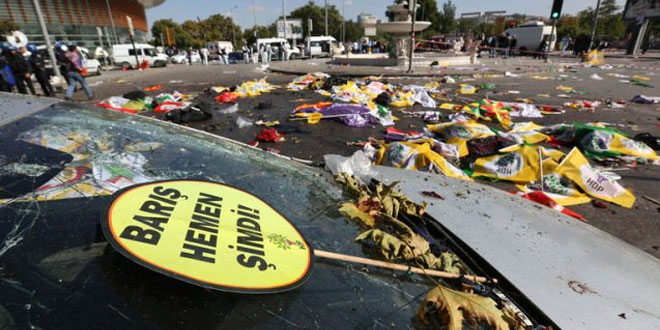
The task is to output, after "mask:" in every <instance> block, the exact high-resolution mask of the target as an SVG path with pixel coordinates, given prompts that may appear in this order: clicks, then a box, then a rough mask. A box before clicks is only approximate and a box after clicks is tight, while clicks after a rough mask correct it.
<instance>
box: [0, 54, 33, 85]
mask: <svg viewBox="0 0 660 330" xmlns="http://www.w3.org/2000/svg"><path fill="white" fill-rule="evenodd" d="M6 58H7V63H8V64H9V67H10V68H11V71H12V72H13V73H14V80H15V82H16V89H18V92H19V93H21V94H27V93H28V92H27V89H26V84H27V86H28V87H31V88H30V91H31V92H32V94H35V93H34V86H32V80H30V77H31V76H32V68H30V63H28V61H27V59H26V58H25V57H24V56H23V54H21V53H19V52H18V49H17V48H16V47H14V46H10V47H9V53H8V55H7V56H6Z"/></svg>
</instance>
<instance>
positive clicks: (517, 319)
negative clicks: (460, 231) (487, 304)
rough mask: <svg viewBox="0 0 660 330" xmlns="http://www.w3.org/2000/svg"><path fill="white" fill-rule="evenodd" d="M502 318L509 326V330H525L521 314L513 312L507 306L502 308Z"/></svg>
mask: <svg viewBox="0 0 660 330" xmlns="http://www.w3.org/2000/svg"><path fill="white" fill-rule="evenodd" d="M502 314H503V315H502V318H503V319H504V321H506V323H508V324H509V329H511V330H526V329H527V327H526V326H525V321H524V320H523V316H522V313H521V312H519V311H516V310H514V309H513V308H511V307H509V306H506V305H505V306H504V308H502Z"/></svg>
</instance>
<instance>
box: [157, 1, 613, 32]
mask: <svg viewBox="0 0 660 330" xmlns="http://www.w3.org/2000/svg"><path fill="white" fill-rule="evenodd" d="M308 1H309V0H285V1H284V3H285V10H286V11H287V12H289V11H291V10H293V9H295V8H298V7H300V6H303V5H304V4H306V3H307V2H308ZM327 1H328V5H335V6H336V7H337V8H338V9H339V10H340V11H341V8H342V0H327ZM343 1H344V2H345V10H346V17H347V18H348V19H353V20H356V19H357V15H358V14H360V13H362V12H364V13H369V14H373V15H375V16H376V17H378V18H379V19H383V20H384V19H385V10H386V9H385V7H387V6H388V5H390V4H392V3H393V2H394V1H393V0H343ZM437 2H438V8H442V4H443V3H444V2H446V1H445V0H438V1H437ZM452 2H453V3H454V4H455V5H456V13H457V16H460V14H461V13H468V12H476V11H481V12H484V11H493V10H506V12H507V14H514V13H520V14H528V15H543V16H549V15H550V8H551V7H552V0H454V1H452ZM596 2H597V0H565V1H564V9H563V10H562V12H563V13H567V14H575V13H577V12H578V11H580V10H583V9H585V8H587V7H596ZM315 3H316V4H317V5H321V6H322V5H323V3H324V0H316V1H315ZM253 4H254V5H253ZM617 4H618V5H619V6H622V7H623V6H624V5H625V0H617ZM232 8H233V10H232ZM253 9H254V13H256V16H257V24H258V25H269V24H271V23H272V22H274V21H275V19H277V17H279V16H282V1H281V0H242V1H236V0H165V3H163V4H162V5H160V6H158V7H155V8H151V9H147V19H148V20H149V25H151V24H152V23H153V22H154V21H155V20H158V19H162V18H172V19H174V20H175V21H176V22H179V23H181V22H183V21H185V20H188V19H197V17H199V18H201V19H204V18H206V17H208V16H210V15H213V14H217V13H219V14H223V15H227V16H232V17H233V18H234V20H235V21H236V22H237V23H238V24H239V25H240V26H241V28H243V29H245V28H249V27H251V26H253V25H254V15H253ZM319 24H320V22H319Z"/></svg>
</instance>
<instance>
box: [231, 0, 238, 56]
mask: <svg viewBox="0 0 660 330" xmlns="http://www.w3.org/2000/svg"><path fill="white" fill-rule="evenodd" d="M236 8H238V5H235V6H234V7H232V8H231V10H229V16H231V40H232V42H231V47H232V48H233V49H236V32H234V30H235V29H234V9H236Z"/></svg>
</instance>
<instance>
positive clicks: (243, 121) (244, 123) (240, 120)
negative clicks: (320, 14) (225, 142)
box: [236, 116, 253, 128]
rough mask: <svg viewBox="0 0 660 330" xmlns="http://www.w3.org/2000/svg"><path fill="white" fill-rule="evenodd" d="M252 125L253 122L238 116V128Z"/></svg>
mask: <svg viewBox="0 0 660 330" xmlns="http://www.w3.org/2000/svg"><path fill="white" fill-rule="evenodd" d="M252 125H253V124H252V121H250V120H249V119H247V118H245V117H242V116H238V118H236V126H238V128H245V127H250V126H252Z"/></svg>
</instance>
